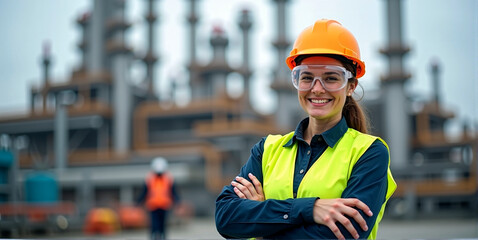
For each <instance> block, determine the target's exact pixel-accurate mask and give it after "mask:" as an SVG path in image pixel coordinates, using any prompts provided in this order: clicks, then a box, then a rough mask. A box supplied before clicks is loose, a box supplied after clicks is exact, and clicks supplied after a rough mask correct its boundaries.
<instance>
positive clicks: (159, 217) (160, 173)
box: [137, 157, 179, 240]
mask: <svg viewBox="0 0 478 240" xmlns="http://www.w3.org/2000/svg"><path fill="white" fill-rule="evenodd" d="M151 170H152V172H151V173H149V174H148V176H147V177H146V180H145V184H144V187H143V192H142V193H141V195H140V197H139V199H138V201H137V203H138V204H142V203H145V205H146V208H147V209H148V211H149V212H150V220H151V221H150V229H151V239H152V240H157V239H166V225H167V224H166V223H167V215H168V211H169V210H170V209H171V208H172V206H173V204H175V203H178V202H179V196H178V194H177V192H176V187H175V184H174V181H173V178H172V176H171V175H170V174H169V173H168V162H167V161H166V159H164V158H162V157H157V158H155V159H153V161H152V162H151Z"/></svg>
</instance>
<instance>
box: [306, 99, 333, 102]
mask: <svg viewBox="0 0 478 240" xmlns="http://www.w3.org/2000/svg"><path fill="white" fill-rule="evenodd" d="M310 101H311V102H313V103H327V102H329V100H327V99H322V100H317V99H311V100H310Z"/></svg>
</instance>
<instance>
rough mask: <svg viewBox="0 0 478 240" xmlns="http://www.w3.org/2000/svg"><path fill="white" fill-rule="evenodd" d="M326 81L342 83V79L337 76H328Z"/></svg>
mask: <svg viewBox="0 0 478 240" xmlns="http://www.w3.org/2000/svg"><path fill="white" fill-rule="evenodd" d="M324 80H325V81H327V82H339V81H341V79H340V78H338V77H335V76H327V77H326V78H325V79H324Z"/></svg>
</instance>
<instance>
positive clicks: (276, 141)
mask: <svg viewBox="0 0 478 240" xmlns="http://www.w3.org/2000/svg"><path fill="white" fill-rule="evenodd" d="M286 62H287V65H288V66H289V68H290V69H291V70H292V72H291V79H292V84H293V85H294V87H295V88H296V89H297V93H298V100H299V103H300V105H301V107H302V109H303V110H304V111H305V112H306V113H307V114H308V117H307V118H305V119H303V120H302V121H301V122H300V123H299V124H298V125H297V127H296V129H295V131H293V132H290V133H288V134H286V135H283V136H282V135H269V136H267V137H264V138H262V139H261V140H260V141H259V142H258V143H257V144H256V145H254V146H253V148H252V150H251V156H250V158H249V160H248V161H247V162H246V164H245V165H244V166H243V167H242V169H241V171H240V173H239V175H238V176H237V177H236V178H235V179H234V180H233V181H232V182H231V185H228V186H225V187H224V188H223V191H222V192H221V193H220V195H219V196H218V198H217V200H216V228H217V230H218V231H219V233H220V234H221V235H222V236H224V237H226V238H247V237H264V238H271V239H274V238H287V239H330V238H338V239H344V238H349V239H350V238H355V239H358V238H375V237H376V234H377V228H378V223H379V222H380V220H381V218H382V215H383V210H384V207H385V204H386V201H387V200H388V198H389V197H390V196H391V195H392V193H393V192H394V190H395V188H396V184H395V182H394V180H393V178H392V175H391V173H390V169H389V165H390V159H389V150H388V146H387V145H386V143H385V142H384V141H383V140H382V139H380V138H378V137H375V136H371V135H368V134H366V133H367V124H368V123H367V120H366V118H365V115H364V114H363V111H362V109H361V108H360V106H359V105H358V103H357V102H356V101H355V99H354V98H353V97H352V94H353V92H354V90H355V88H356V87H357V85H358V80H357V79H358V78H360V77H362V76H363V75H364V73H365V64H364V62H363V61H362V60H361V58H360V50H359V46H358V44H357V41H356V39H355V37H354V36H353V35H352V34H351V33H350V32H349V31H348V30H347V29H345V28H344V27H343V26H342V25H341V24H340V23H338V22H337V21H333V20H325V19H324V20H318V21H316V22H315V23H314V25H312V26H310V27H308V28H306V29H305V30H304V31H303V32H302V33H300V35H299V36H298V38H297V40H296V41H295V43H294V46H293V49H292V51H291V52H290V55H289V57H288V58H287V59H286ZM279 107H280V106H279Z"/></svg>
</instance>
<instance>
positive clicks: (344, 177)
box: [262, 128, 397, 239]
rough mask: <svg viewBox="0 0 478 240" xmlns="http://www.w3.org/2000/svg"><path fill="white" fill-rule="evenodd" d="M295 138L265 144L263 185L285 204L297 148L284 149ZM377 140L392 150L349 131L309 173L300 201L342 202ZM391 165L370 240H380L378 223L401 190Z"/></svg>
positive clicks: (272, 138)
mask: <svg viewBox="0 0 478 240" xmlns="http://www.w3.org/2000/svg"><path fill="white" fill-rule="evenodd" d="M293 136H294V132H291V133H289V134H286V135H284V136H281V135H269V136H268V137H267V139H266V141H265V142H264V153H263V156H262V173H263V177H264V181H263V184H262V185H263V190H264V195H265V198H266V199H279V200H285V199H288V198H292V197H293V181H294V167H295V159H296V155H297V144H294V145H292V146H291V147H283V146H284V145H285V144H286V143H287V142H288V141H289V140H290V139H291V138H292V137H293ZM376 139H379V140H380V141H382V142H383V144H384V145H385V146H386V147H387V149H388V145H387V144H386V143H385V141H383V140H382V139H381V138H378V137H374V136H371V135H368V134H363V133H360V132H358V131H356V130H355V129H352V128H349V129H348V130H347V132H346V133H345V134H344V136H343V137H342V138H341V139H340V140H339V141H338V142H337V143H336V144H335V146H334V147H332V148H331V147H327V149H326V150H325V151H324V153H323V154H322V155H321V156H320V157H319V159H317V161H315V163H314V164H313V165H312V167H311V168H310V169H309V170H308V171H307V173H306V174H305V176H304V178H303V179H302V181H301V183H300V185H299V189H298V192H297V197H298V198H305V197H320V198H323V199H330V198H340V197H341V196H342V192H343V191H344V190H345V188H346V187H347V182H348V180H349V178H350V174H351V173H352V169H353V167H354V165H355V163H356V162H357V161H358V159H359V158H360V157H361V156H362V155H363V154H364V153H365V151H367V149H368V148H369V147H370V146H371V145H372V143H373V142H374V141H375V140H376ZM389 155H390V154H389ZM388 165H389V167H388V170H387V180H388V187H387V194H386V200H385V202H384V203H383V205H382V208H381V210H380V212H379V214H378V216H377V220H376V221H375V225H374V227H373V229H372V231H371V232H370V235H369V239H375V238H376V236H377V229H378V223H379V222H380V220H381V219H382V216H383V212H384V209H385V204H386V202H387V200H388V199H389V198H390V196H391V195H392V194H393V192H394V191H395V189H396V186H397V185H396V183H395V181H394V180H393V177H392V175H391V172H390V158H389V161H388ZM317 183H320V184H317Z"/></svg>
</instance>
